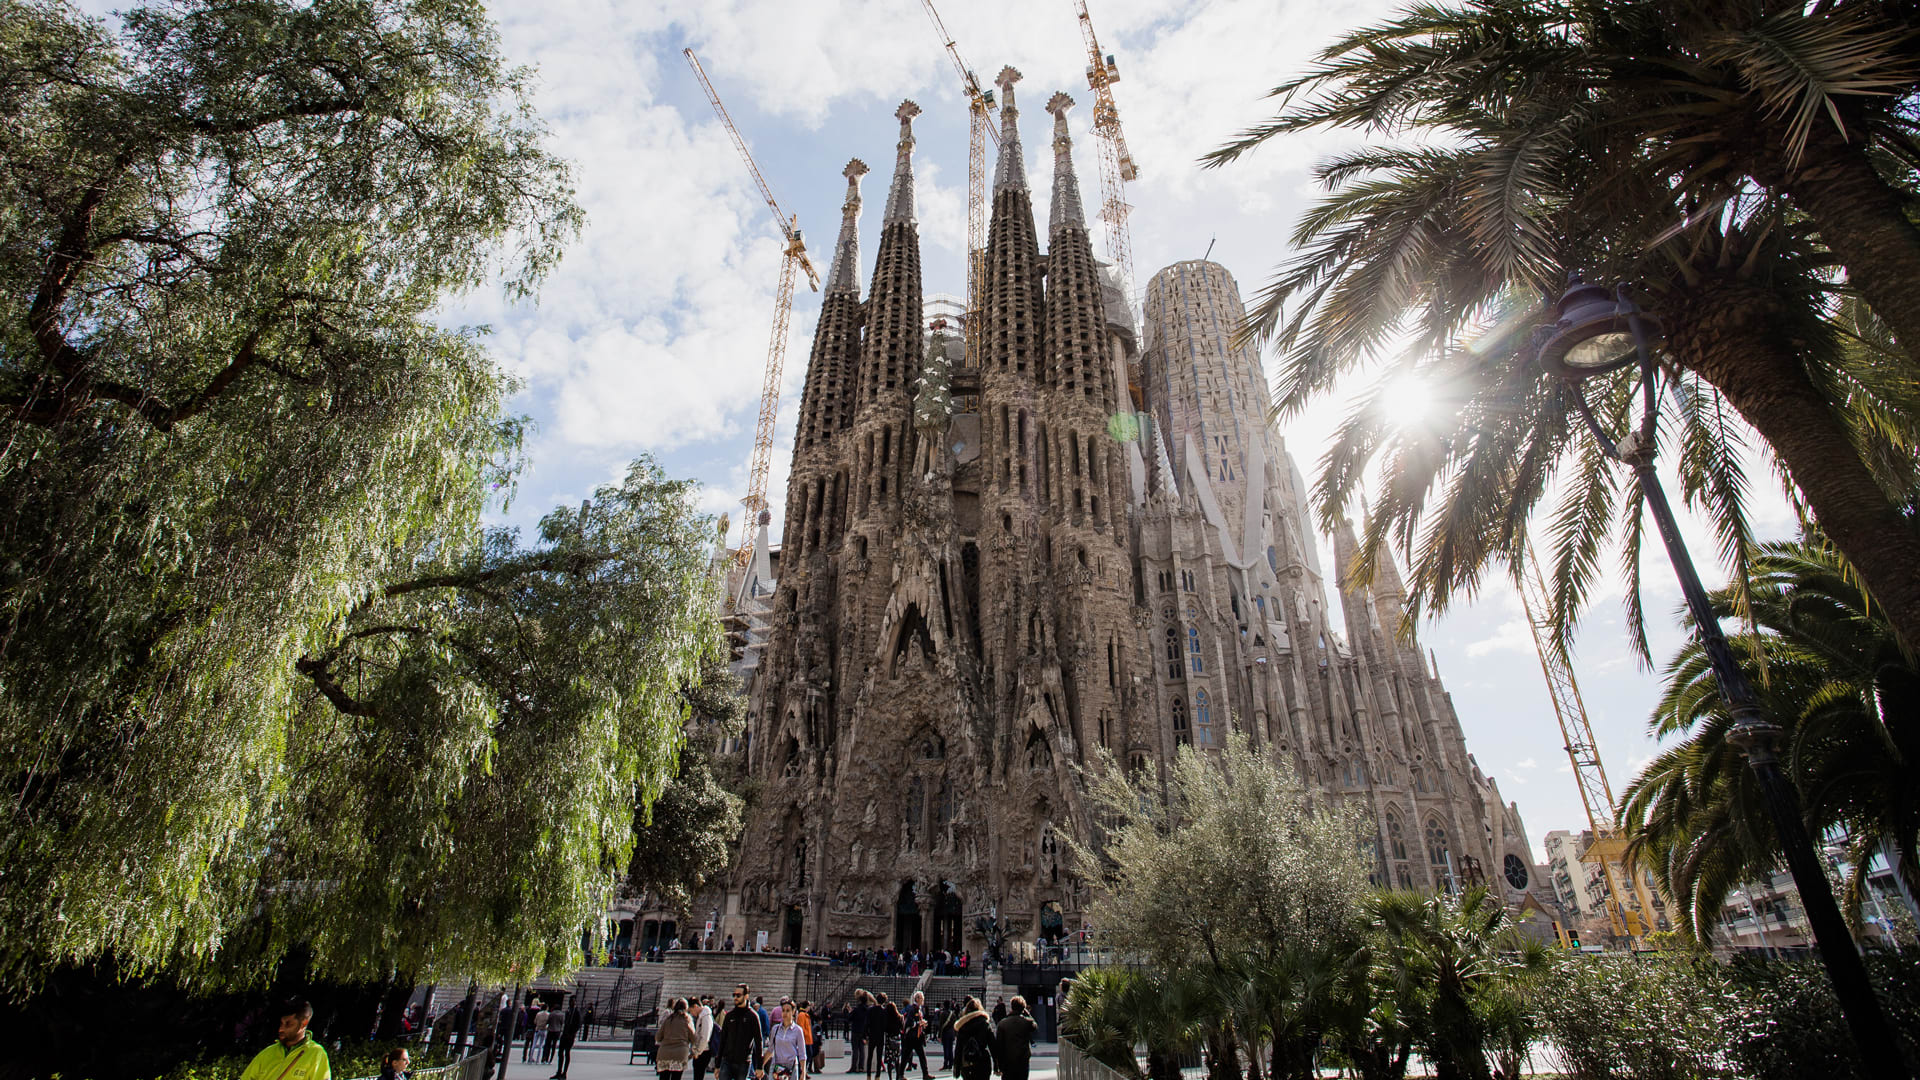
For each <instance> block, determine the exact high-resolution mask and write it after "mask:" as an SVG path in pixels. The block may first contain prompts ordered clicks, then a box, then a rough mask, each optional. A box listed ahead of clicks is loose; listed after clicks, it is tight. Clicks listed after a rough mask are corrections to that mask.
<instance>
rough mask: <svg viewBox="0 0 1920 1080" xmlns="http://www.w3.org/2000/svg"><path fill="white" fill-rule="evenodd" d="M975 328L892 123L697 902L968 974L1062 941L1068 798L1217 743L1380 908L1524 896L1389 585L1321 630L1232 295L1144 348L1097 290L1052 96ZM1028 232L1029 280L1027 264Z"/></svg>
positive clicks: (755, 623)
mask: <svg viewBox="0 0 1920 1080" xmlns="http://www.w3.org/2000/svg"><path fill="white" fill-rule="evenodd" d="M1019 77H1020V76H1019V73H1018V72H1016V71H1013V70H1012V69H1007V70H1005V71H1003V72H1001V74H1000V77H999V80H998V84H999V87H1000V91H1001V99H1000V100H1001V106H1002V113H1001V115H1002V125H1003V128H1002V132H1001V136H1000V156H999V159H998V164H997V168H996V171H995V176H994V182H993V206H992V218H991V224H990V226H989V240H988V245H987V250H986V262H985V268H984V281H985V287H984V294H983V302H982V310H981V311H980V312H979V313H978V316H977V318H978V326H977V327H975V328H973V329H974V330H975V331H977V333H978V335H979V338H978V345H977V349H978V357H979V360H978V362H977V363H971V364H970V363H968V362H967V360H966V349H965V348H964V346H963V343H962V336H961V334H962V331H961V329H960V327H959V325H958V322H959V319H957V318H950V319H929V318H928V317H927V313H926V303H925V298H923V296H922V292H921V264H920V243H919V238H918V234H917V227H916V225H915V220H914V188H913V150H914V139H913V127H912V125H913V118H914V116H915V114H916V113H917V112H918V111H919V110H918V108H917V107H916V106H915V105H914V104H913V103H912V102H908V103H906V104H904V105H902V106H901V108H900V110H899V113H898V116H899V120H900V135H899V142H898V146H897V151H896V157H895V162H894V168H893V176H892V182H891V184H890V185H889V187H888V189H887V203H886V213H885V215H884V218H883V219H882V224H881V226H880V237H879V252H878V258H877V261H876V263H875V266H874V271H873V276H872V280H871V282H870V283H869V284H868V287H867V289H866V295H865V297H864V298H863V297H862V295H861V282H860V244H859V236H858V232H857V225H856V223H857V218H858V213H859V208H860V180H861V175H862V174H863V173H865V172H866V171H867V168H866V166H865V165H863V164H862V163H860V162H859V161H854V162H852V163H850V164H849V165H848V167H847V170H846V176H847V181H848V185H847V197H846V203H845V208H844V210H843V218H842V224H841V226H840V232H839V238H838V243H837V246H836V248H835V250H834V254H833V261H832V267H831V269H830V271H829V274H828V278H827V281H826V285H825V292H824V299H823V302H822V309H821V313H820V318H819V324H818V328H817V330H816V331H815V334H814V339H813V346H812V350H811V353H810V355H809V357H808V362H807V374H806V389H805V392H804V396H803V398H802V401H801V406H800V419H799V428H798V432H797V434H796V437H795V443H794V451H793V469H792V475H791V479H790V480H789V482H788V488H787V500H786V517H785V523H784V530H783V533H782V537H781V546H780V547H779V548H777V549H774V550H769V548H768V546H767V543H766V537H765V535H764V532H765V528H766V524H765V523H764V521H763V524H762V529H763V535H762V540H761V543H760V544H759V545H758V546H757V548H756V555H755V558H754V560H753V562H752V563H751V565H750V566H749V567H748V568H747V570H746V572H745V574H744V575H743V576H738V577H736V580H735V586H736V592H735V594H734V596H733V601H732V602H733V604H734V621H733V629H734V630H735V631H736V642H737V644H738V645H739V646H740V653H739V655H740V657H741V659H740V663H739V665H738V666H739V669H740V670H742V672H743V673H744V674H745V675H746V677H747V679H748V685H749V689H750V700H751V710H750V719H749V726H748V731H747V733H746V736H745V738H744V739H743V740H742V741H741V743H740V749H739V752H740V753H742V754H744V755H745V758H746V766H747V769H748V772H749V773H750V774H751V775H752V776H753V777H755V778H756V779H757V781H758V783H757V785H756V786H757V788H758V791H757V795H756V797H755V801H754V804H753V807H752V810H751V812H750V813H751V816H750V821H749V824H748V827H747V829H746V833H745V838H744V841H743V846H742V850H741V851H740V852H739V854H738V856H737V859H736V862H735V864H734V866H733V868H732V870H731V874H730V877H729V879H728V880H727V882H726V883H725V887H724V889H723V890H722V892H723V894H724V895H720V894H716V895H715V896H713V897H711V898H710V901H703V902H701V903H699V904H698V905H697V906H698V907H700V908H706V907H708V904H709V902H710V903H711V905H712V907H713V908H714V909H715V911H716V913H717V914H719V915H720V932H721V933H725V934H730V935H734V936H736V937H737V939H738V940H740V941H741V942H752V941H754V940H755V939H756V937H757V935H758V934H759V933H760V932H761V931H765V932H767V934H768V940H769V942H770V944H771V945H772V946H774V947H786V948H793V949H819V950H823V951H824V950H831V949H839V948H842V947H844V946H846V945H848V944H849V943H851V944H852V945H853V946H854V947H864V948H876V947H893V948H905V949H913V948H929V949H943V948H944V949H951V950H955V951H958V950H960V949H969V950H971V951H972V952H973V953H974V954H975V955H980V954H981V953H983V952H984V951H985V942H984V940H983V939H982V937H981V931H980V929H979V926H980V924H981V921H982V916H987V915H992V916H994V917H995V918H996V919H997V920H998V925H999V926H1001V927H1003V928H1004V929H1005V930H1006V932H1008V933H1009V934H1011V935H1014V936H1016V937H1018V938H1021V939H1025V940H1031V939H1032V938H1033V937H1035V936H1047V937H1059V936H1061V935H1064V934H1070V933H1072V932H1074V931H1076V930H1079V929H1080V928H1081V927H1082V926H1083V923H1084V912H1085V909H1086V907H1087V905H1088V903H1089V901H1090V898H1091V897H1090V892H1089V884H1088V882H1087V881H1085V880H1084V879H1082V878H1080V877H1078V876H1076V874H1075V873H1074V871H1073V867H1072V865H1071V863H1070V861H1069V859H1068V856H1067V853H1066V850H1065V845H1064V843H1063V842H1062V841H1063V839H1064V838H1065V837H1067V836H1069V835H1074V836H1080V837H1082V838H1085V837H1086V836H1087V830H1088V826H1089V814H1088V809H1087V807H1086V805H1085V803H1084V800H1083V794H1082V782H1081V781H1080V779H1079V778H1078V773H1077V772H1076V768H1077V767H1082V766H1086V765H1088V764H1090V763H1092V762H1094V761H1095V760H1096V758H1097V757H1098V755H1099V752H1100V751H1105V752H1107V753H1108V754H1111V755H1112V757H1113V759H1115V760H1116V761H1118V762H1120V763H1121V764H1122V765H1123V766H1124V767H1129V768H1133V769H1137V770H1142V771H1143V772H1144V773H1145V774H1146V775H1147V776H1149V777H1152V776H1154V775H1156V774H1157V773H1158V771H1159V770H1162V769H1164V768H1165V767H1166V766H1167V764H1168V763H1169V762H1170V761H1172V760H1173V759H1174V757H1175V755H1176V753H1177V752H1179V750H1180V748H1182V747H1185V746H1191V747H1193V748H1195V749H1196V750H1197V751H1198V752H1201V753H1205V752H1208V751H1209V750H1211V749H1214V748H1218V747H1220V746H1222V745H1223V744H1224V742H1225V741H1226V739H1227V737H1228V735H1229V733H1240V734H1243V735H1244V737H1245V738H1247V739H1248V740H1250V741H1251V742H1252V744H1253V745H1254V746H1256V747H1258V748H1260V749H1261V750H1263V751H1264V752H1266V753H1268V754H1271V755H1272V756H1273V757H1275V758H1277V759H1281V760H1284V761H1286V762H1289V763H1290V764H1291V765H1292V766H1293V767H1294V768H1295V769H1296V770H1297V771H1298V773H1299V775H1300V776H1301V777H1302V778H1304V779H1305V780H1306V781H1307V782H1308V783H1310V784H1311V785H1313V786H1315V787H1316V788H1318V789H1319V790H1321V791H1324V792H1325V793H1327V794H1328V795H1329V796H1331V797H1337V798H1342V799H1348V800H1352V801H1354V802H1356V803H1360V804H1363V805H1364V806H1366V807H1367V808H1368V809H1369V810H1370V811H1371V813H1372V815H1373V818H1374V820H1375V821H1376V822H1377V826H1378V834H1377V848H1376V857H1377V860H1378V862H1377V872H1376V877H1377V880H1380V881H1383V882H1391V883H1395V884H1398V885H1401V886H1405V887H1410V888H1416V889H1422V890H1432V889H1458V888H1464V887H1465V886H1466V885H1467V884H1468V883H1469V882H1472V881H1480V882H1485V883H1486V884H1488V885H1490V886H1492V887H1494V888H1496V889H1499V890H1505V895H1507V897H1508V898H1509V899H1510V900H1514V899H1518V898H1519V897H1520V896H1521V894H1522V892H1524V891H1525V889H1526V888H1527V885H1528V880H1527V878H1528V875H1529V873H1530V872H1531V864H1532V858H1531V856H1529V854H1528V850H1529V848H1528V843H1527V838H1526V835H1525V833H1524V830H1523V827H1522V825H1521V822H1520V817H1519V814H1518V812H1517V810H1516V808H1515V807H1514V806H1513V805H1512V804H1509V803H1505V802H1503V801H1502V799H1501V796H1500V792H1499V789H1498V787H1497V786H1496V785H1495V784H1494V782H1493V780H1492V779H1490V778H1488V777H1487V776H1485V775H1484V774H1482V772H1481V771H1480V769H1479V768H1478V767H1477V766H1476V764H1475V763H1474V760H1473V758H1472V757H1471V756H1470V755H1469V754H1468V752H1467V747H1466V744H1465V741H1464V739H1463V737H1462V735H1461V728H1460V723H1459V720H1458V718H1457V717H1456V716H1455V714H1454V710H1453V705H1452V702H1451V699H1450V698H1449V695H1448V694H1447V692H1446V690H1445V688H1444V686H1443V685H1442V683H1441V681H1440V676H1439V673H1438V671H1437V670H1436V668H1435V666H1434V665H1433V664H1432V662H1431V660H1430V658H1429V655H1428V654H1427V653H1426V652H1425V651H1423V649H1422V648H1421V646H1420V645H1419V644H1418V642H1417V641H1414V640H1409V639H1407V638H1405V637H1400V636H1397V635H1396V633H1395V630H1396V628H1397V626H1398V624H1399V623H1400V621H1401V617H1402V613H1403V611H1404V601H1403V598H1402V592H1401V586H1400V584H1399V582H1398V579H1397V578H1396V576H1395V573H1394V570H1393V568H1392V566H1390V565H1381V566H1379V567H1378V569H1377V572H1376V573H1375V574H1374V575H1373V580H1372V584H1371V585H1369V586H1367V587H1364V588H1362V587H1359V586H1357V585H1352V584H1350V583H1349V580H1348V577H1349V575H1348V574H1347V572H1346V569H1345V568H1346V567H1347V566H1348V565H1349V562H1350V560H1351V558H1352V555H1353V552H1354V544H1353V540H1352V532H1351V530H1350V529H1349V528H1348V527H1347V526H1346V525H1345V524H1344V523H1333V526H1332V532H1333V534H1334V548H1335V559H1334V566H1333V582H1332V584H1333V586H1334V588H1335V589H1337V590H1338V592H1339V597H1340V612H1341V617H1338V618H1337V617H1336V616H1335V615H1334V614H1333V611H1332V610H1331V609H1330V606H1329V604H1328V599H1327V586H1328V582H1327V575H1326V572H1325V570H1324V569H1323V567H1322V564H1321V561H1320V559H1319V557H1318V555H1317V553H1316V549H1315V543H1314V537H1315V535H1316V529H1315V524H1314V522H1313V521H1312V520H1311V519H1310V518H1309V516H1308V510H1307V503H1306V488H1305V485H1304V483H1303V481H1302V478H1301V474H1300V471H1299V469H1298V468H1297V467H1296V465H1295V464H1294V461H1293V458H1292V456H1291V455H1290V454H1289V453H1288V451H1287V448H1286V446H1285V445H1284V443H1283V442H1282V440H1281V438H1280V436H1279V435H1278V434H1277V433H1276V432H1275V431H1274V429H1273V427H1272V426H1271V425H1270V424H1269V422H1268V419H1267V414H1268V408H1269V398H1268V393H1267V383H1266V378H1265V376H1264V374H1263V373H1262V371H1261V366H1260V359H1259V356H1258V355H1257V353H1256V351H1255V350H1253V349H1252V348H1249V347H1246V346H1237V345H1235V344H1233V340H1232V339H1233V331H1234V329H1235V328H1236V327H1237V326H1238V324H1239V323H1240V321H1241V319H1242V317H1243V314H1244V312H1243V309H1242V306H1241V300H1240V296H1239V292H1238V289H1237V287H1236V285H1235V283H1234V280H1233V278H1232V276H1231V275H1229V274H1228V273H1227V271H1226V269H1225V268H1223V267H1221V266H1219V265H1217V264H1215V263H1211V262H1205V261H1193V262H1181V263H1176V264H1174V265H1172V266H1169V267H1167V268H1165V269H1163V270H1161V271H1160V272H1159V273H1157V274H1155V275H1154V276H1153V278H1152V280H1151V282H1150V284H1149V285H1148V288H1147V290H1146V295H1145V303H1144V310H1145V318H1144V326H1142V327H1136V325H1135V322H1134V317H1133V313H1132V311H1131V309H1130V307H1129V305H1128V303H1127V302H1126V299H1125V298H1124V296H1123V295H1122V294H1121V292H1120V289H1119V287H1118V285H1117V282H1116V279H1115V277H1114V276H1113V275H1112V273H1111V271H1110V270H1109V269H1108V268H1107V267H1106V266H1104V265H1103V264H1102V263H1100V262H1098V261H1096V259H1095V257H1094V254H1093V246H1092V241H1091V239H1090V237H1089V235H1088V229H1087V220H1086V215H1085V212H1084V210H1083V208H1082V203H1081V197H1080V191H1079V187H1078V182H1077V180H1076V178H1075V174H1074V167H1073V157H1072V145H1071V140H1070V138H1069V136H1068V125H1067V115H1068V109H1069V108H1070V107H1071V106H1072V105H1073V102H1072V100H1071V99H1070V98H1068V97H1067V96H1066V95H1065V94H1055V95H1053V97H1052V99H1051V100H1049V101H1048V102H1047V112H1049V113H1051V114H1052V117H1053V155H1054V169H1053V190H1052V198H1051V206H1050V208H1049V212H1048V215H1047V224H1046V231H1045V233H1044V234H1042V233H1041V231H1040V230H1039V229H1038V227H1037V226H1036V223H1035V216H1034V208H1033V202H1032V195H1031V193H1030V192H1029V190H1028V184H1027V176H1026V172H1025V167H1024V165H1023V159H1022V152H1021V143H1020V127H1019V118H1020V110H1019V109H1018V108H1017V106H1016V101H1015V83H1016V82H1017V81H1018V79H1019ZM1043 235H1044V239H1045V251H1044V253H1043V252H1042V248H1041V240H1042V237H1043Z"/></svg>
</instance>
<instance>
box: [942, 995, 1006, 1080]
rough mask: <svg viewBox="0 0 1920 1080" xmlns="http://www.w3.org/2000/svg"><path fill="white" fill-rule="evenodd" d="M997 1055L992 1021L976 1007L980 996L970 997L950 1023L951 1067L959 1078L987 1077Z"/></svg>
mask: <svg viewBox="0 0 1920 1080" xmlns="http://www.w3.org/2000/svg"><path fill="white" fill-rule="evenodd" d="M997 1054H998V1050H997V1048H996V1047H995V1046H994V1031H993V1021H992V1020H990V1019H988V1018H987V1013H986V1010H984V1009H982V1008H981V1007H980V999H979V998H974V997H970V998H968V999H967V1003H966V1004H965V1005H963V1006H961V1013H960V1019H958V1020H956V1021H954V1024H953V1066H954V1068H955V1069H957V1070H959V1073H960V1080H988V1078H989V1077H991V1076H992V1075H993V1070H994V1066H995V1065H997V1064H998V1060H997V1057H996V1055H997Z"/></svg>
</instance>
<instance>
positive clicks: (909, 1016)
mask: <svg viewBox="0 0 1920 1080" xmlns="http://www.w3.org/2000/svg"><path fill="white" fill-rule="evenodd" d="M903 1020H904V1023H905V1025H906V1029H905V1030H904V1031H903V1032H902V1033H901V1046H900V1049H901V1050H902V1051H903V1053H904V1054H905V1057H904V1059H903V1060H902V1061H901V1065H900V1072H901V1074H902V1075H903V1076H904V1075H905V1074H906V1071H907V1070H908V1069H909V1068H912V1067H913V1058H914V1055H916V1054H918V1055H919V1056H920V1080H933V1070H932V1069H930V1068H928V1067H927V995H925V994H923V993H921V992H920V991H918V990H915V991H914V992H913V999H912V1000H911V1001H909V1002H908V1003H907V1012H906V1016H905V1017H904V1018H903Z"/></svg>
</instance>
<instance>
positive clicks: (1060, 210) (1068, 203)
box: [1047, 93, 1087, 233]
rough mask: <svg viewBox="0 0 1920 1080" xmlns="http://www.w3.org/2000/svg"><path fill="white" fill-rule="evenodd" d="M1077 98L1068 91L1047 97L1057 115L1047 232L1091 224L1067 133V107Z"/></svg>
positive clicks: (1049, 108) (1054, 123) (1071, 138)
mask: <svg viewBox="0 0 1920 1080" xmlns="http://www.w3.org/2000/svg"><path fill="white" fill-rule="evenodd" d="M1071 108H1073V99H1072V98H1070V97H1068V96H1067V95H1066V94H1064V93H1057V94H1054V95H1053V96H1052V97H1050V98H1048V99H1047V111H1048V112H1050V113H1052V114H1053V207H1052V209H1051V211H1050V212H1049V213H1048V215H1047V231H1048V232H1049V233H1054V232H1059V231H1060V230H1061V229H1080V230H1083V231H1084V230H1085V229H1086V227H1087V215H1086V211H1084V210H1083V209H1081V206H1080V181H1079V178H1077V177H1075V176H1074V175H1073V137H1072V136H1070V135H1068V134H1067V110H1068V109H1071Z"/></svg>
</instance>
